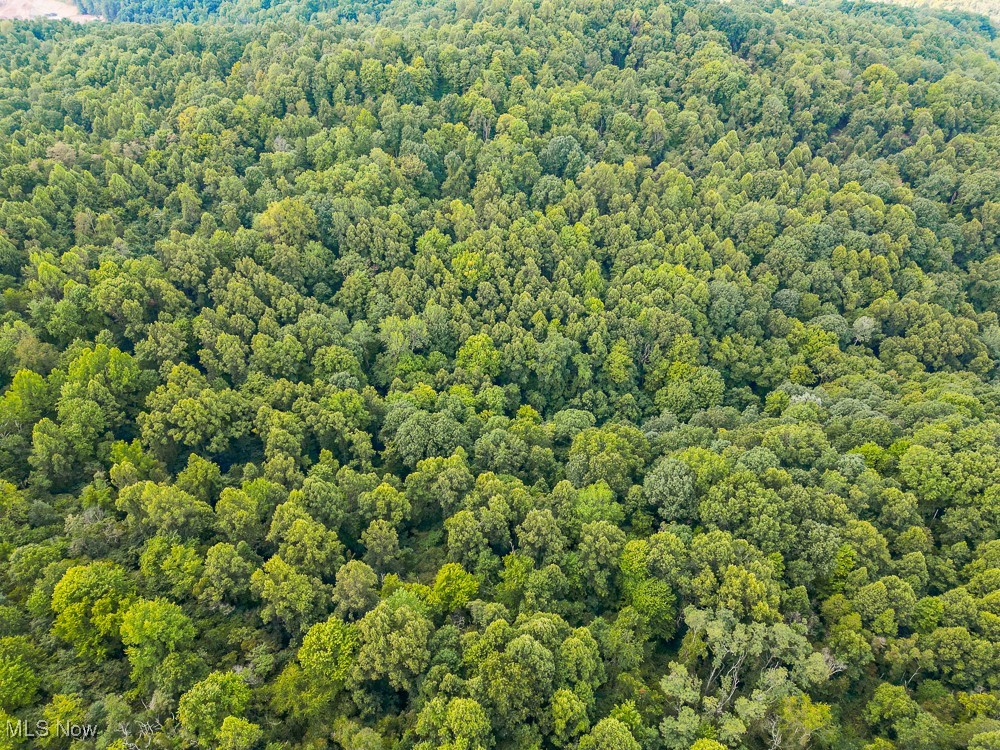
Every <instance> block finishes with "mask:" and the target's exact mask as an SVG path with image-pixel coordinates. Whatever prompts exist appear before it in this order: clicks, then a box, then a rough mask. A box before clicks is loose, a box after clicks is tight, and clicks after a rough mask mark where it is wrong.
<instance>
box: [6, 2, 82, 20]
mask: <svg viewBox="0 0 1000 750" xmlns="http://www.w3.org/2000/svg"><path fill="white" fill-rule="evenodd" d="M4 18H10V19H20V20H27V19H31V18H53V19H56V18H68V19H69V20H71V21H77V22H78V23H85V22H87V21H99V20H100V16H89V15H87V14H86V13H81V12H80V9H79V8H77V7H76V6H75V5H71V4H70V3H64V2H60V0H0V19H4Z"/></svg>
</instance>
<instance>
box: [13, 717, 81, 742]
mask: <svg viewBox="0 0 1000 750" xmlns="http://www.w3.org/2000/svg"><path fill="white" fill-rule="evenodd" d="M7 736H8V737H72V738H73V739H77V740H85V739H89V738H91V737H96V736H97V725H96V724H73V723H71V722H68V721H57V722H56V723H55V724H54V725H53V724H51V723H50V722H48V721H36V722H34V723H30V724H29V723H28V722H27V721H8V722H7Z"/></svg>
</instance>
